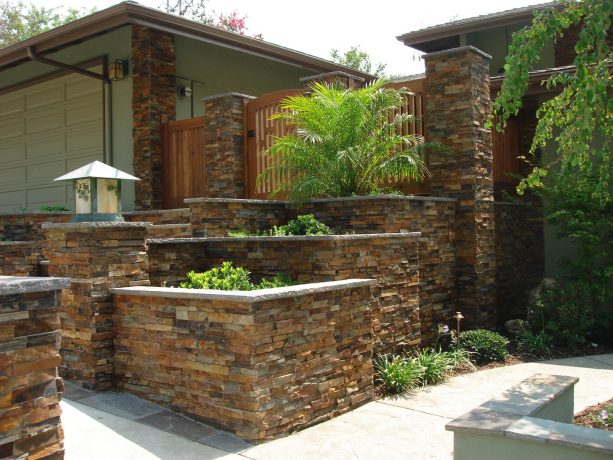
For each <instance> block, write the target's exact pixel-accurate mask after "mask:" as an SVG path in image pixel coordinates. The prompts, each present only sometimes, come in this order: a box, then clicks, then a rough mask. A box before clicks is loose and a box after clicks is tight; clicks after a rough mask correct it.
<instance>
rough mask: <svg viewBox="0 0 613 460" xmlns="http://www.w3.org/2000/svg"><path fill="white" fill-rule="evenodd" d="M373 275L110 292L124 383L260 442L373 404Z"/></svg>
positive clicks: (117, 357) (119, 381) (120, 378)
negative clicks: (265, 285)
mask: <svg viewBox="0 0 613 460" xmlns="http://www.w3.org/2000/svg"><path fill="white" fill-rule="evenodd" d="M372 284H373V280H367V279H366V280H365V279H350V280H345V281H334V282H327V283H315V284H305V285H297V286H289V287H283V288H274V289H264V290H258V291H246V292H240V291H212V290H197V289H181V288H161V287H132V288H117V289H112V293H113V294H114V303H115V379H116V381H117V386H118V387H120V388H123V389H125V390H127V391H130V392H132V393H135V394H137V395H139V396H142V397H144V398H147V399H149V400H151V401H155V402H158V403H162V404H165V405H167V406H169V407H171V408H173V409H176V410H179V411H182V412H185V413H188V414H190V415H192V416H196V417H199V418H202V419H204V420H207V421H209V422H213V423H215V424H217V425H220V426H222V427H224V428H226V429H229V430H231V431H233V432H235V433H236V434H237V435H238V436H241V437H243V438H244V439H247V440H250V441H253V442H258V441H263V440H266V439H272V438H275V437H279V436H283V435H285V434H287V433H289V432H291V431H294V430H297V429H300V428H304V427H306V426H309V425H312V424H315V423H318V422H320V421H322V420H325V419H328V418H330V417H333V416H336V415H339V414H342V413H344V412H346V411H348V410H351V409H353V408H355V407H357V406H359V405H361V404H363V403H365V402H368V401H370V400H371V399H372V396H373V367H372V352H373V345H372V344H373V342H372V317H371V310H370V299H371V291H370V290H371V286H372Z"/></svg>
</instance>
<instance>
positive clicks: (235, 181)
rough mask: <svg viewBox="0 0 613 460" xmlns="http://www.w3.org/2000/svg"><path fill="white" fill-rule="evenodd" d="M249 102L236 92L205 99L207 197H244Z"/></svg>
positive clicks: (249, 97)
mask: <svg viewBox="0 0 613 460" xmlns="http://www.w3.org/2000/svg"><path fill="white" fill-rule="evenodd" d="M250 99H253V97H251V96H246V95H243V94H237V93H228V94H221V95H216V96H210V97H207V98H205V99H204V144H205V146H204V152H205V157H206V185H205V187H206V196H207V197H211V198H244V197H245V161H244V135H245V133H244V117H245V103H246V102H247V101H248V100H250Z"/></svg>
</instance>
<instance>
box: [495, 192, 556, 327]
mask: <svg viewBox="0 0 613 460" xmlns="http://www.w3.org/2000/svg"><path fill="white" fill-rule="evenodd" d="M494 209H495V211H496V310H497V312H498V324H499V325H500V324H503V323H504V322H505V321H506V320H508V319H512V318H524V317H525V315H526V306H527V305H528V296H529V294H530V291H531V290H532V289H534V288H535V287H536V286H537V285H538V284H539V283H540V282H541V280H542V279H543V277H544V276H545V243H544V235H543V210H542V208H541V207H533V206H529V205H522V204H515V203H504V202H496V203H494Z"/></svg>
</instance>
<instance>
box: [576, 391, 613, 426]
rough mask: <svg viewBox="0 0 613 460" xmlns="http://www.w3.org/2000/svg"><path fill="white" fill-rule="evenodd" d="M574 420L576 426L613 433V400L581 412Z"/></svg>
mask: <svg viewBox="0 0 613 460" xmlns="http://www.w3.org/2000/svg"><path fill="white" fill-rule="evenodd" d="M574 420H575V424H576V425H583V426H587V427H590V428H598V429H601V430H608V431H613V398H612V399H609V400H608V401H605V402H603V403H600V404H596V405H594V406H590V407H588V408H587V409H585V410H583V411H581V412H579V413H578V414H577V415H575V419H574Z"/></svg>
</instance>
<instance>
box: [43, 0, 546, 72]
mask: <svg viewBox="0 0 613 460" xmlns="http://www.w3.org/2000/svg"><path fill="white" fill-rule="evenodd" d="M33 3H35V4H36V5H37V6H45V7H56V6H64V7H76V8H80V7H87V8H91V7H96V8H97V9H98V10H100V9H104V8H107V7H109V6H111V5H113V4H115V3H118V2H117V1H116V0H115V1H114V0H46V1H45V2H40V1H39V0H34V1H33ZM138 3H140V4H142V5H146V6H150V7H153V8H161V9H163V8H164V7H165V5H166V0H139V1H138ZM539 3H546V1H543V0H496V1H492V0H463V1H460V0H420V1H416V0H403V1H401V0H369V1H364V0H362V1H360V0H352V1H338V0H308V1H304V0H303V1H300V2H298V1H295V0H294V1H292V0H208V3H207V8H208V9H210V10H211V11H212V12H215V13H216V14H219V13H226V14H227V13H230V12H232V11H234V10H236V11H238V12H239V13H240V14H241V15H246V16H247V27H248V29H249V31H250V32H252V33H261V34H262V35H263V36H264V40H266V41H269V42H271V43H275V44H278V45H281V46H284V47H287V48H292V49H295V50H298V51H301V52H304V53H308V54H312V55H315V56H318V57H321V58H324V59H329V58H330V50H331V49H333V48H335V49H338V50H340V51H341V52H343V51H346V50H348V49H349V48H350V47H351V46H359V47H360V48H361V49H362V50H364V51H366V52H367V53H368V54H369V55H370V56H371V57H372V60H373V62H374V63H378V62H381V63H384V64H386V65H387V68H386V69H385V70H386V73H387V74H388V75H412V74H416V73H420V72H423V62H422V61H421V59H420V58H419V54H420V53H418V52H416V51H414V50H412V49H410V48H408V47H406V46H404V45H403V44H402V43H401V42H399V41H398V40H397V39H396V36H398V35H401V34H404V33H406V32H410V31H413V30H417V29H421V28H423V27H428V26H431V25H435V24H440V23H443V22H448V21H452V20H456V19H463V18H469V17H472V16H477V15H481V14H488V13H494V12H498V11H503V10H507V9H512V8H518V7H523V6H528V5H536V4H539Z"/></svg>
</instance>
